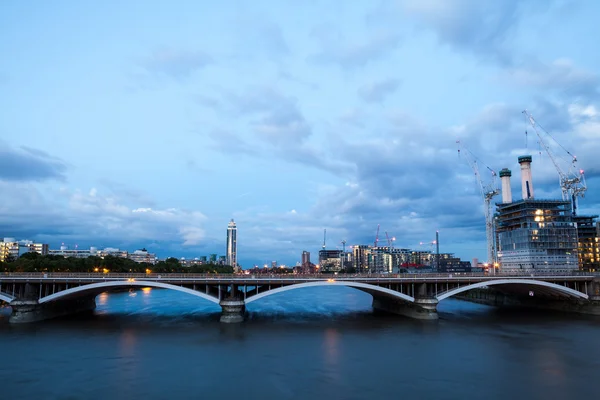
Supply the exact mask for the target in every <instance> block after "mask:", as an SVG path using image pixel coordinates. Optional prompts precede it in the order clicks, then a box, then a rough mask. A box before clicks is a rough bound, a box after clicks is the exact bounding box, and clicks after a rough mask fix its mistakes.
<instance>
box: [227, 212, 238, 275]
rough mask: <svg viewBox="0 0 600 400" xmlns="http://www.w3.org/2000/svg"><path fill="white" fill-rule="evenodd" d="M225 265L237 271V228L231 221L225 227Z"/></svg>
mask: <svg viewBox="0 0 600 400" xmlns="http://www.w3.org/2000/svg"><path fill="white" fill-rule="evenodd" d="M225 263H226V264H227V265H231V266H232V267H233V268H234V269H237V227H236V225H235V222H234V221H233V219H231V221H229V224H228V225H227V253H226V260H225Z"/></svg>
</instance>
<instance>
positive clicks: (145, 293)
mask: <svg viewBox="0 0 600 400" xmlns="http://www.w3.org/2000/svg"><path fill="white" fill-rule="evenodd" d="M151 291H152V288H150V287H145V288H142V293H144V296H148V295H149V294H150V292H151Z"/></svg>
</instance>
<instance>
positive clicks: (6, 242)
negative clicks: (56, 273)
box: [0, 238, 48, 262]
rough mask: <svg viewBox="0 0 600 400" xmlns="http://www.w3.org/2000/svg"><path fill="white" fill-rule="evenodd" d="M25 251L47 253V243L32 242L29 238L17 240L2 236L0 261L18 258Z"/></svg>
mask: <svg viewBox="0 0 600 400" xmlns="http://www.w3.org/2000/svg"><path fill="white" fill-rule="evenodd" d="M25 253H38V254H40V255H43V256H45V255H47V254H48V245H47V244H45V243H34V242H32V241H30V240H20V241H17V240H15V239H14V238H4V239H3V240H2V241H0V262H2V261H7V260H10V259H16V258H19V257H20V256H21V255H23V254H25Z"/></svg>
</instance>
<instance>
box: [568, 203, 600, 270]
mask: <svg viewBox="0 0 600 400" xmlns="http://www.w3.org/2000/svg"><path fill="white" fill-rule="evenodd" d="M596 218H598V216H597V215H589V216H574V217H573V220H574V221H575V223H576V224H577V257H578V261H579V269H580V270H582V271H590V272H596V271H600V243H599V242H598V237H599V235H598V233H599V232H598V230H599V228H600V222H596Z"/></svg>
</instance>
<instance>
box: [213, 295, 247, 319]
mask: <svg viewBox="0 0 600 400" xmlns="http://www.w3.org/2000/svg"><path fill="white" fill-rule="evenodd" d="M219 305H220V306H221V322H224V323H226V324H234V323H238V322H244V314H245V313H246V303H245V302H244V300H240V299H237V298H228V299H225V300H221V302H220V303H219Z"/></svg>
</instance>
